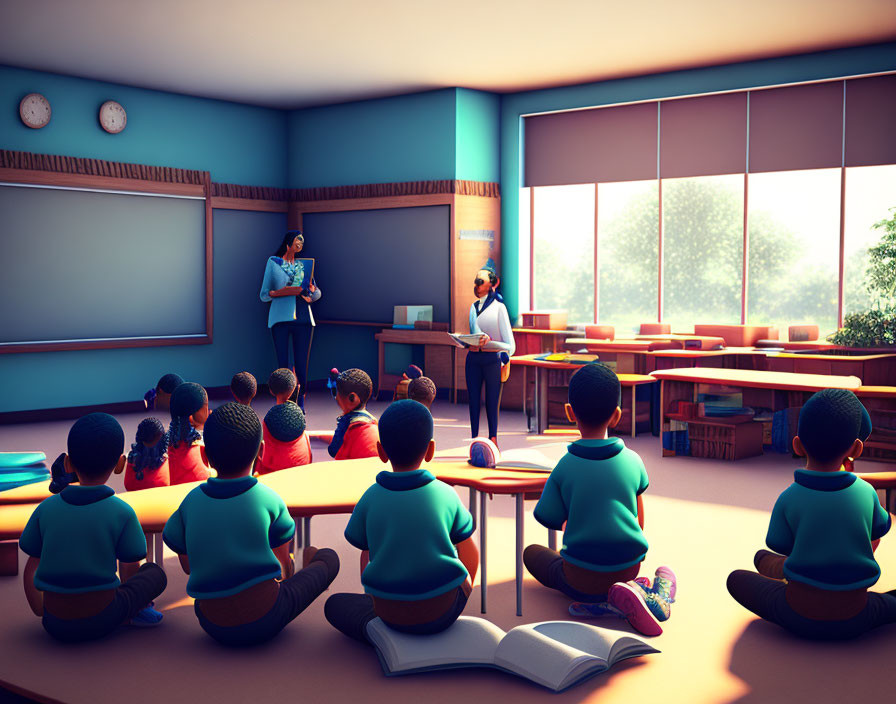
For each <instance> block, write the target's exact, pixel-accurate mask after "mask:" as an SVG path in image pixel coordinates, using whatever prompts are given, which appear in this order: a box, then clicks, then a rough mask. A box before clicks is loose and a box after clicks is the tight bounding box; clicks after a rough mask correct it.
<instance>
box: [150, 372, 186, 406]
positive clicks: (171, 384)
mask: <svg viewBox="0 0 896 704" xmlns="http://www.w3.org/2000/svg"><path fill="white" fill-rule="evenodd" d="M183 383H184V380H183V379H181V378H180V377H179V376H178V375H177V374H165V375H164V376H163V377H162V378H161V379H159V383H158V384H156V388H154V389H150V390H149V391H147V392H146V393H145V394H144V395H143V402H144V403H145V404H146V408H147V410H150V411H152V410H158V411H167V410H168V408H169V404H170V402H171V394H173V393H174V390H175V389H176V388H177V387H178V386H180V385H181V384H183Z"/></svg>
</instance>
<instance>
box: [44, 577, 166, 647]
mask: <svg viewBox="0 0 896 704" xmlns="http://www.w3.org/2000/svg"><path fill="white" fill-rule="evenodd" d="M166 586H168V578H167V577H166V576H165V572H164V571H163V570H162V568H161V567H159V566H158V565H155V564H152V563H149V562H148V563H146V564H145V565H143V566H142V567H140V569H139V570H137V572H136V574H134V576H132V577H131V578H130V579H129V580H128V581H127V582H125V583H124V584H122V585H121V586H119V587H118V588H117V589H116V590H115V596H114V597H113V598H112V601H111V602H110V603H109V605H108V606H107V607H106V608H105V609H103V610H102V611H100V612H99V613H98V614H96V615H94V616H90V617H88V618H73V619H67V618H58V617H56V616H54V615H53V614H51V613H48V612H47V611H46V609H45V610H44V618H43V624H44V628H45V629H46V631H47V633H49V634H50V635H51V636H53V637H54V638H56V639H57V640H61V641H65V642H67V643H76V642H79V641H84V640H94V639H95V638H102V637H103V636H106V635H109V634H110V633H111V632H112V631H114V630H115V629H116V628H118V627H119V626H121V625H122V624H123V623H125V622H126V621H130V620H131V619H132V618H134V616H136V615H137V613H138V612H139V611H140V610H141V609H144V608H146V607H147V606H148V605H149V602H151V601H152V600H153V599H155V598H156V597H157V596H159V594H161V593H162V592H163V591H165V587H166Z"/></svg>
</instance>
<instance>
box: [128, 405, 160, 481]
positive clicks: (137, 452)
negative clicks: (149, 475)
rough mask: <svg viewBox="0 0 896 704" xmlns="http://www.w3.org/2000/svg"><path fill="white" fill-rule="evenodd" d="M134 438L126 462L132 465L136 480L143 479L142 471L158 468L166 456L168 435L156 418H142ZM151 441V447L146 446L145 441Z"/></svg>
mask: <svg viewBox="0 0 896 704" xmlns="http://www.w3.org/2000/svg"><path fill="white" fill-rule="evenodd" d="M135 440H136V442H134V443H133V444H132V445H131V451H130V452H129V453H128V464H131V465H133V466H134V476H135V477H136V478H137V481H143V474H144V472H147V471H148V472H151V471H153V470H156V469H158V468H159V467H161V466H162V463H163V462H164V461H165V460H166V459H167V458H168V435H167V434H166V433H165V426H164V425H163V424H162V421H160V420H159V419H158V418H144V419H143V420H141V421H140V425H138V426H137V437H136V438H135ZM153 442H154V443H155V444H154V445H153V446H152V447H147V446H146V443H153Z"/></svg>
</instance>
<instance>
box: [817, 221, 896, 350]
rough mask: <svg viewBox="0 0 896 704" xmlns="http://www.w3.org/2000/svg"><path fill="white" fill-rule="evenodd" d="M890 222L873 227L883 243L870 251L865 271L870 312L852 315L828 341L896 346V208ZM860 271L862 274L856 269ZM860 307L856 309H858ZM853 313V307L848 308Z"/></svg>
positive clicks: (849, 344)
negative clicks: (877, 231) (880, 233)
mask: <svg viewBox="0 0 896 704" xmlns="http://www.w3.org/2000/svg"><path fill="white" fill-rule="evenodd" d="M890 213H891V216H890V218H889V219H888V220H881V221H880V222H878V223H875V224H874V226H873V227H874V229H876V230H883V231H884V232H883V235H882V236H881V238H880V241H879V242H878V243H877V244H876V245H875V246H874V247H869V248H868V252H867V255H866V256H867V261H868V265H867V268H866V269H865V270H864V272H863V274H864V279H865V282H864V283H865V285H864V287H863V288H864V291H865V292H866V294H867V297H866V298H865V300H866V301H867V308H866V310H864V311H861V312H856V313H850V314H849V315H847V316H846V318H845V319H844V321H843V327H842V328H841V329H840V330H838V331H837V332H836V333H834V334H833V335H831V336H830V337H829V338H828V339H829V340H830V341H831V342H833V343H835V344H838V345H848V346H850V347H879V346H881V345H896V208H890ZM857 270H858V271H862V269H861V268H858V267H857ZM858 307H859V306H858V305H857V306H855V308H858ZM848 308H849V309H850V310H854V309H855V308H854V307H853V306H848Z"/></svg>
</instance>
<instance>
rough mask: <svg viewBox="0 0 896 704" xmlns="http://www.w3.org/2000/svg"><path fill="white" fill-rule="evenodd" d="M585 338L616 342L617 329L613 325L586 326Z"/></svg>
mask: <svg viewBox="0 0 896 704" xmlns="http://www.w3.org/2000/svg"><path fill="white" fill-rule="evenodd" d="M585 337H586V338H588V339H589V340H614V339H615V338H616V328H614V327H613V326H612V325H586V326H585Z"/></svg>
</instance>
